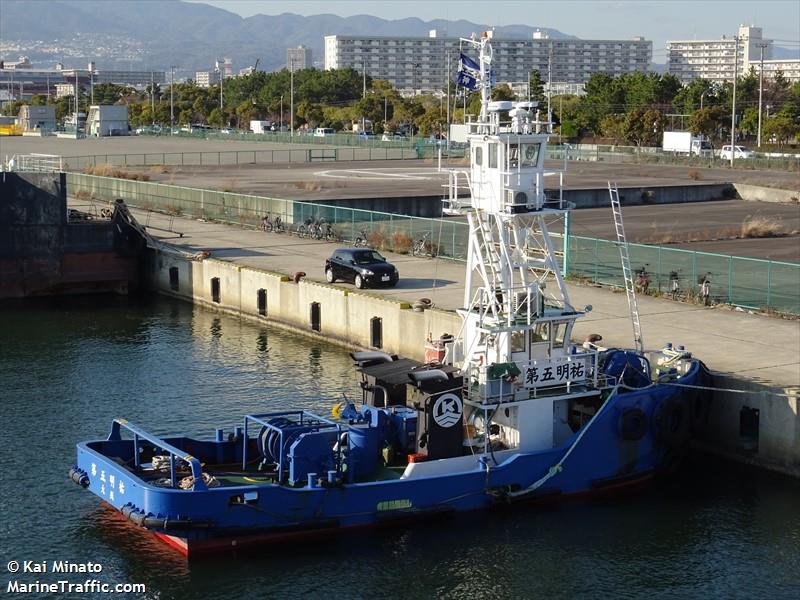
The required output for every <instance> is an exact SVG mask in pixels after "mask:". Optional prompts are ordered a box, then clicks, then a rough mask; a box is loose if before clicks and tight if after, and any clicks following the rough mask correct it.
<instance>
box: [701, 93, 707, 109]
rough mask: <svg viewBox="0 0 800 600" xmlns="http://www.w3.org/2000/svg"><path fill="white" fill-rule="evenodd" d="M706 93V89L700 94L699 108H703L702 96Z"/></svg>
mask: <svg viewBox="0 0 800 600" xmlns="http://www.w3.org/2000/svg"><path fill="white" fill-rule="evenodd" d="M707 93H708V90H703V93H702V94H700V110H703V97H704V96H705V95H706V94H707Z"/></svg>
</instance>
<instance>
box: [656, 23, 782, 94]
mask: <svg viewBox="0 0 800 600" xmlns="http://www.w3.org/2000/svg"><path fill="white" fill-rule="evenodd" d="M737 38H738V40H737ZM667 50H668V59H667V71H668V72H669V73H670V74H672V75H674V76H675V77H677V78H678V79H679V80H680V81H681V83H684V84H686V83H689V82H690V81H692V80H693V79H698V78H703V79H707V80H709V81H714V82H718V83H719V82H723V81H730V80H732V79H733V74H734V65H735V70H736V72H738V73H739V74H742V73H744V72H746V71H748V70H749V69H750V66H751V65H753V66H755V63H759V62H760V60H761V52H762V50H763V52H764V60H765V61H767V60H770V59H771V58H772V40H768V39H765V38H764V37H763V35H762V31H761V28H760V27H754V26H751V25H741V26H740V27H739V30H738V32H737V35H736V36H735V37H726V36H722V39H719V40H681V41H668V42H667ZM734 55H735V56H734ZM764 71H765V73H766V66H765V69H764Z"/></svg>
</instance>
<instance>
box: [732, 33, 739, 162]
mask: <svg viewBox="0 0 800 600" xmlns="http://www.w3.org/2000/svg"><path fill="white" fill-rule="evenodd" d="M738 76H739V36H738V35H735V36H733V105H732V107H731V167H732V166H733V157H734V156H736V78H737V77H738Z"/></svg>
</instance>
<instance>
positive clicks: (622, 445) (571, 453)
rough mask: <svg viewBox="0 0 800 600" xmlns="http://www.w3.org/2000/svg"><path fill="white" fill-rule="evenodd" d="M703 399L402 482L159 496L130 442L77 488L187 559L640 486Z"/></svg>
mask: <svg viewBox="0 0 800 600" xmlns="http://www.w3.org/2000/svg"><path fill="white" fill-rule="evenodd" d="M705 374H706V371H705V369H704V367H703V365H702V363H700V362H699V361H695V363H694V364H693V365H692V367H691V368H690V370H689V372H688V373H687V374H686V375H684V376H682V377H681V378H680V381H681V385H682V386H692V385H698V384H699V385H702V384H703V383H704V382H705V379H704V378H705V376H706V375H705ZM697 394H698V391H697V390H696V389H693V388H687V387H676V386H670V385H652V386H649V387H646V388H642V389H636V390H629V391H626V392H625V393H620V394H617V395H615V396H613V397H612V398H610V399H609V400H608V401H607V402H606V403H605V405H604V406H603V408H602V409H601V410H600V412H599V413H598V414H597V416H596V418H595V419H594V420H593V422H592V423H591V426H587V427H585V428H584V429H585V431H584V430H583V429H582V430H579V431H578V432H576V434H575V435H574V436H573V437H572V438H570V439H568V440H567V441H565V442H564V443H563V444H561V445H560V446H558V447H555V448H552V449H548V450H544V451H537V452H520V451H515V450H504V451H498V452H494V453H487V454H475V455H468V456H461V457H456V458H450V459H442V460H438V461H429V462H427V463H425V462H423V463H418V464H415V465H410V468H407V469H406V471H405V473H403V475H402V476H400V477H399V478H396V479H388V480H381V481H368V482H361V483H331V484H330V485H327V484H326V485H323V486H314V487H309V486H308V485H304V486H298V487H290V486H286V485H278V484H275V483H266V482H261V483H259V482H257V481H255V482H248V483H246V484H245V485H228V484H225V485H222V486H221V487H216V488H209V489H206V490H181V489H169V488H162V487H156V486H154V485H151V484H149V483H147V482H145V481H144V480H143V479H141V478H140V477H139V476H138V475H137V473H135V472H134V470H133V469H131V468H129V467H128V466H126V465H125V464H121V463H125V460H124V456H125V452H126V451H127V452H129V449H128V450H126V447H125V445H126V444H130V443H131V442H130V440H107V441H102V442H83V443H80V444H79V445H78V457H77V459H78V460H77V466H76V467H75V468H74V469H73V470H74V472H75V473H77V476H73V479H74V480H76V482H78V483H80V484H81V485H83V486H84V487H86V488H87V489H88V490H89V491H91V492H92V493H94V494H96V495H97V496H98V497H100V498H101V499H102V500H104V501H105V502H107V503H108V504H110V505H111V506H113V507H114V508H115V509H117V510H118V511H120V512H121V513H122V514H123V515H125V516H126V517H127V518H128V519H129V520H131V521H132V522H133V523H134V524H136V525H139V526H140V527H143V528H145V529H147V530H149V531H151V532H153V533H155V534H156V536H157V537H159V539H161V540H162V541H164V542H165V543H167V544H169V545H170V546H171V547H173V548H175V549H177V550H179V551H180V552H182V553H184V554H196V553H203V552H213V551H216V550H223V549H230V548H236V547H241V546H243V545H250V544H261V543H269V542H274V541H279V540H285V539H290V538H302V537H307V536H310V535H319V534H325V533H330V532H335V531H339V530H342V529H349V528H358V527H370V526H379V525H385V524H390V523H393V522H397V521H402V520H407V519H416V518H424V517H432V516H433V517H436V516H440V515H442V514H443V513H456V512H463V511H471V510H480V509H486V508H489V507H491V506H496V505H498V504H506V503H508V502H514V501H539V500H544V499H547V500H552V499H556V498H559V497H563V496H570V495H576V494H587V493H597V492H608V491H612V490H618V489H621V488H625V487H629V486H630V485H634V484H639V483H641V482H642V481H645V480H647V479H648V478H650V477H652V476H653V475H654V474H655V473H657V472H658V471H659V470H662V469H663V468H665V467H668V466H672V465H674V464H675V463H676V461H677V459H679V457H680V456H681V454H682V452H683V450H684V448H685V447H686V444H687V442H688V434H689V429H688V423H689V422H690V419H691V407H692V400H693V399H694V396H696V395H697ZM634 413H635V414H636V416H637V418H638V421H637V425H635V426H633V427H632V428H631V426H630V423H627V422H626V418H627V417H626V415H630V414H634ZM640 421H641V423H640ZM642 423H643V424H642ZM166 441H168V442H170V443H172V444H174V445H176V446H178V447H181V448H182V449H183V450H185V451H186V452H187V453H188V452H191V453H192V454H194V455H195V456H204V455H206V456H210V455H213V454H214V452H216V453H217V455H221V453H224V448H223V446H224V444H225V442H222V441H217V442H199V441H196V440H191V439H189V438H172V439H167V440H166ZM222 458H224V457H222ZM412 467H413V468H412Z"/></svg>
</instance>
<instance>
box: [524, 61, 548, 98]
mask: <svg viewBox="0 0 800 600" xmlns="http://www.w3.org/2000/svg"><path fill="white" fill-rule="evenodd" d="M528 94H529V95H530V99H531V100H532V101H534V102H538V103H539V106H543V105H544V103H545V101H546V100H547V98H546V97H545V95H544V81H542V76H541V75H540V74H539V70H538V69H531V80H530V84H529V85H528Z"/></svg>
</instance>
